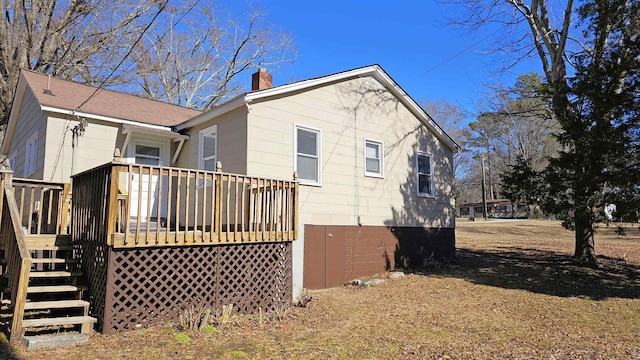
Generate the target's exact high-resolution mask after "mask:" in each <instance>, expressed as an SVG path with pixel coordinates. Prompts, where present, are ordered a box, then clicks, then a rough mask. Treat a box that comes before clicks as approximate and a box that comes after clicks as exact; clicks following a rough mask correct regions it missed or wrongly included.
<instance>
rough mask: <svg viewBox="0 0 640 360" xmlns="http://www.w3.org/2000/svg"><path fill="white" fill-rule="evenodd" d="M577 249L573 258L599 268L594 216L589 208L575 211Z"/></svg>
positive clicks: (585, 207) (579, 208) (581, 207)
mask: <svg viewBox="0 0 640 360" xmlns="http://www.w3.org/2000/svg"><path fill="white" fill-rule="evenodd" d="M574 214H575V224H576V248H575V252H574V254H573V257H574V258H575V259H576V260H577V261H578V262H579V263H581V264H586V265H589V266H592V267H598V261H597V259H596V252H595V241H594V236H593V216H592V212H591V209H590V208H589V207H588V206H580V207H578V208H577V209H576V210H575V213H574Z"/></svg>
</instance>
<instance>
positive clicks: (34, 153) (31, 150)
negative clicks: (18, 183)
mask: <svg viewBox="0 0 640 360" xmlns="http://www.w3.org/2000/svg"><path fill="white" fill-rule="evenodd" d="M37 162H38V132H37V131H36V132H35V133H34V134H33V135H31V137H30V138H29V140H27V144H26V146H25V151H24V177H27V176H29V175H31V174H33V173H34V172H36V167H37V166H36V163H37Z"/></svg>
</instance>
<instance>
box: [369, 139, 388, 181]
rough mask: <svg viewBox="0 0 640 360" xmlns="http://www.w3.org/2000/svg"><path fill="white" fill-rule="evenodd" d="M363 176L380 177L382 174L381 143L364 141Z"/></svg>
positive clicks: (382, 154) (382, 150)
mask: <svg viewBox="0 0 640 360" xmlns="http://www.w3.org/2000/svg"><path fill="white" fill-rule="evenodd" d="M364 174H365V175H366V176H375V177H382V176H383V174H384V147H383V144H382V142H380V141H375V140H368V139H364Z"/></svg>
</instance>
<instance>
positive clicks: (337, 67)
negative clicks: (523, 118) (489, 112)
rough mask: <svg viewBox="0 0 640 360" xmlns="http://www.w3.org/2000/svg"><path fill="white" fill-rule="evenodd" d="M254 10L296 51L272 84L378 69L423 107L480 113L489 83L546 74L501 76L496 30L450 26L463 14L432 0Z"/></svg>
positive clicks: (272, 0) (270, 5) (289, 4)
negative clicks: (428, 103)
mask: <svg viewBox="0 0 640 360" xmlns="http://www.w3.org/2000/svg"><path fill="white" fill-rule="evenodd" d="M217 4H218V5H222V6H224V7H231V9H232V10H233V11H234V12H237V11H242V12H246V11H247V9H248V7H247V5H246V3H243V5H242V6H241V5H239V4H238V3H237V2H236V3H234V2H230V1H225V2H221V1H219V2H217ZM254 5H256V6H258V7H260V8H262V9H264V10H266V11H267V19H268V21H269V22H271V23H272V24H274V25H275V26H276V27H277V28H279V29H280V30H282V31H285V32H288V33H291V34H292V35H293V37H294V42H295V44H296V47H297V54H298V55H297V59H296V61H295V63H294V64H293V65H283V66H280V67H279V68H277V69H270V71H271V72H272V73H273V75H274V85H280V84H284V83H289V82H292V81H298V80H304V79H308V78H312V77H317V76H322V75H328V74H332V73H336V72H340V71H344V70H349V69H353V68H358V67H362V66H366V65H371V64H379V65H381V66H382V68H383V69H385V71H387V72H388V73H389V75H390V76H391V77H392V78H393V79H394V80H395V81H396V82H397V83H398V84H399V85H400V86H401V87H402V88H403V89H404V90H405V91H406V92H407V93H409V95H410V96H411V97H412V98H413V99H414V100H416V101H418V102H419V103H420V102H422V100H426V99H428V100H437V99H445V100H447V101H448V102H450V103H453V104H456V105H459V106H461V107H462V108H464V109H465V110H467V111H469V112H471V113H475V112H476V111H477V109H476V104H477V102H478V100H479V99H481V98H482V96H483V93H485V92H486V90H484V88H483V85H495V84H496V83H497V82H499V81H501V82H502V83H504V84H506V85H512V84H513V82H514V81H515V78H516V77H517V75H518V74H522V73H525V72H529V71H538V72H539V71H540V66H539V65H538V63H537V62H536V61H535V59H534V60H531V61H528V62H527V63H526V64H522V65H519V66H517V67H516V68H515V69H513V70H511V72H510V73H508V74H506V75H502V76H498V75H496V72H497V70H498V69H499V68H500V65H501V60H502V59H500V58H499V57H498V56H497V55H491V54H487V53H486V50H487V49H488V48H490V45H491V43H490V41H489V39H490V38H491V36H489V35H491V34H492V33H494V35H493V36H497V35H498V34H495V29H486V30H483V31H480V32H476V33H470V32H468V31H465V30H463V29H460V28H456V27H452V26H449V25H447V22H448V19H450V18H451V17H452V16H454V15H455V11H458V10H459V9H456V8H453V7H451V6H450V5H445V4H438V3H435V2H433V1H429V0H427V1H375V0H374V1H364V0H353V1H348V0H344V1H336V0H325V1H277V0H261V1H257V2H255V1H254ZM488 36H489V37H488ZM485 38H486V39H485ZM483 39H485V40H483ZM479 41H480V43H479V44H477V45H475V46H474V45H473V44H475V43H477V42H479ZM459 53H460V54H459Z"/></svg>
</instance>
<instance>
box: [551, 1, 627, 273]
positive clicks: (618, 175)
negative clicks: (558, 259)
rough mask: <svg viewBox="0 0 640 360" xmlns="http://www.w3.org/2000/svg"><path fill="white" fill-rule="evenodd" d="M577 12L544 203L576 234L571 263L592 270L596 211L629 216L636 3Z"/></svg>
mask: <svg viewBox="0 0 640 360" xmlns="http://www.w3.org/2000/svg"><path fill="white" fill-rule="evenodd" d="M578 14H579V17H580V19H581V20H582V21H583V22H584V32H583V37H584V50H583V51H582V52H580V53H579V54H577V55H575V56H573V59H572V60H573V63H574V64H575V66H576V72H575V76H574V77H573V78H572V79H570V80H569V81H568V82H567V85H568V89H567V90H568V91H567V95H568V96H566V97H565V99H566V100H567V101H568V103H567V104H566V110H567V111H565V112H564V114H563V116H561V119H560V124H561V126H562V129H563V131H562V133H561V134H560V135H559V136H558V139H559V141H560V143H561V144H562V145H563V147H564V148H563V151H562V152H561V153H560V155H559V156H558V157H557V158H553V159H551V161H550V165H549V167H548V171H547V174H546V179H547V181H548V183H549V191H550V197H549V201H548V203H547V205H548V206H549V208H551V209H555V210H556V211H564V212H566V213H567V214H568V215H569V216H568V217H567V219H566V221H565V224H566V225H567V226H568V227H570V228H573V229H575V231H576V247H575V254H574V255H575V257H576V258H578V259H580V260H581V261H583V262H587V263H589V264H591V265H596V258H595V251H594V226H593V224H594V222H595V220H596V216H597V214H598V212H599V211H601V209H603V208H604V206H605V205H606V204H611V203H613V204H616V206H617V207H618V210H617V212H618V214H617V215H618V216H631V217H635V218H637V211H638V201H639V200H638V198H639V196H640V185H639V184H640V172H639V165H638V164H639V162H638V149H639V136H638V134H639V133H640V129H639V124H640V122H639V119H640V105H639V100H638V99H639V98H640V35H639V34H640V2H638V1H628V0H613V1H611V0H594V1H590V2H588V3H585V4H584V5H582V6H581V7H580V8H579V9H578ZM554 91H556V92H557V91H561V89H558V88H556V89H554ZM554 95H555V96H554V97H557V94H554ZM554 106H557V104H554Z"/></svg>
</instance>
